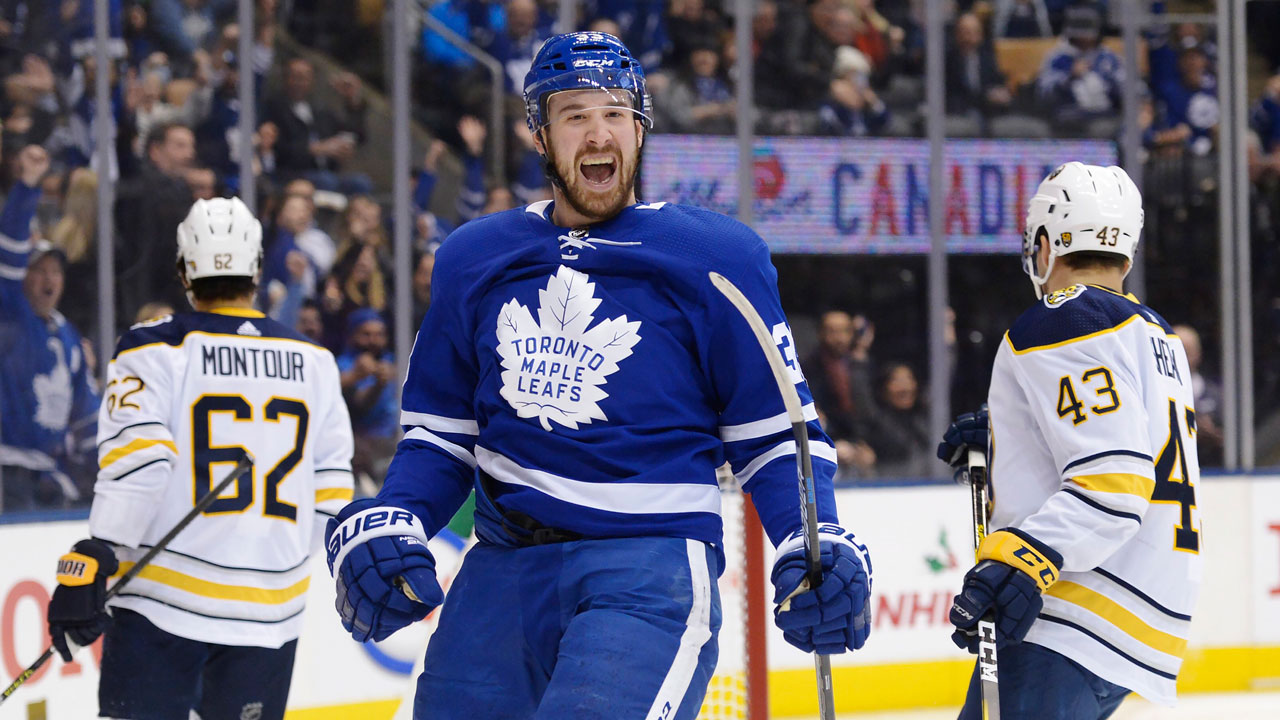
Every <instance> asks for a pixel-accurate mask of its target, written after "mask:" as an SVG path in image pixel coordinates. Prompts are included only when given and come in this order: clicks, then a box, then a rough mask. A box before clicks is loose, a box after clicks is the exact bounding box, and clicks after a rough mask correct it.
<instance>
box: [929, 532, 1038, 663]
mask: <svg viewBox="0 0 1280 720" xmlns="http://www.w3.org/2000/svg"><path fill="white" fill-rule="evenodd" d="M1061 565H1062V556H1061V555H1059V554H1058V553H1057V552H1055V551H1054V550H1053V549H1052V548H1050V547H1048V546H1046V545H1044V544H1042V543H1040V542H1039V541H1037V540H1035V539H1034V538H1032V537H1031V536H1030V535H1027V534H1026V533H1024V532H1022V531H1021V530H1017V529H1014V528H1005V529H1003V530H997V531H996V532H993V533H991V534H990V535H988V536H986V537H985V538H983V540H982V544H981V545H979V546H978V564H977V565H975V566H973V568H972V569H971V570H969V572H968V573H966V574H965V576H964V587H963V588H961V590H960V594H959V595H957V596H956V598H955V601H954V602H953V603H952V605H951V614H950V620H951V624H952V625H954V626H955V627H956V630H955V632H953V633H952V634H951V640H952V642H954V643H955V644H956V646H957V647H960V648H964V649H967V650H968V651H969V652H971V653H976V652H978V620H980V619H981V618H982V616H983V615H985V614H986V613H987V612H988V611H993V613H994V615H995V624H996V646H997V647H1004V646H1006V645H1016V644H1017V643H1020V642H1022V639H1023V638H1025V637H1026V636H1027V631H1028V630H1030V629H1031V623H1033V622H1035V619H1036V616H1037V615H1039V614H1040V608H1041V607H1043V606H1044V599H1043V598H1041V597H1040V594H1041V593H1042V592H1044V591H1045V590H1047V589H1048V588H1049V586H1050V585H1052V584H1054V583H1055V582H1057V581H1058V576H1059V571H1058V568H1059V567H1060V566H1061Z"/></svg>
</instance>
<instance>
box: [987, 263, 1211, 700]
mask: <svg viewBox="0 0 1280 720" xmlns="http://www.w3.org/2000/svg"><path fill="white" fill-rule="evenodd" d="M1192 398H1193V393H1192V389H1191V375H1190V368H1189V367H1188V366H1187V356H1186V352H1185V350H1184V349H1183V347H1182V343H1181V341H1179V340H1178V338H1177V337H1176V336H1175V335H1174V334H1173V331H1172V330H1171V329H1170V327H1169V324H1168V323H1166V322H1165V321H1164V319H1163V318H1161V317H1160V316H1159V315H1157V314H1156V313H1154V312H1153V311H1151V310H1150V309H1149V308H1147V307H1146V306H1144V305H1142V304H1140V303H1139V302H1138V301H1137V300H1136V299H1135V298H1134V297H1133V296H1132V295H1121V294H1118V293H1115V292H1112V291H1110V290H1107V289H1105V288H1101V287H1097V286H1092V285H1088V286H1086V285H1074V286H1071V287H1069V288H1066V289H1064V290H1060V291H1058V292H1055V293H1051V294H1049V295H1047V296H1046V297H1045V298H1044V299H1043V300H1042V301H1041V302H1040V303H1038V304H1037V305H1036V306H1034V307H1032V308H1031V309H1030V310H1028V311H1027V312H1026V313H1024V314H1023V315H1022V316H1021V317H1019V318H1018V320H1017V322H1015V323H1014V325H1013V327H1012V328H1011V329H1010V330H1009V332H1008V334H1007V335H1006V336H1005V339H1004V342H1003V343H1001V346H1000V350H999V352H998V353H997V355H996V361H995V366H994V369H993V371H992V378H991V392H990V396H989V398H988V405H989V411H990V417H991V448H990V453H991V483H992V499H991V503H992V508H991V509H992V514H991V525H990V527H991V528H1001V527H1017V528H1019V529H1020V530H1022V531H1024V532H1026V533H1028V534H1029V535H1031V536H1032V537H1034V538H1036V539H1038V540H1039V541H1041V542H1042V543H1044V544H1045V545H1047V546H1049V547H1050V548H1052V549H1053V550H1056V551H1057V552H1058V553H1059V554H1061V556H1062V567H1061V568H1060V569H1061V571H1062V573H1061V578H1060V579H1059V580H1058V581H1057V582H1056V583H1054V584H1053V585H1051V586H1049V588H1048V589H1047V590H1045V593H1044V609H1043V610H1042V611H1041V613H1040V616H1039V618H1038V619H1037V620H1036V622H1035V624H1034V625H1032V627H1031V630H1030V632H1029V633H1028V634H1027V637H1026V640H1027V641H1028V642H1033V643H1036V644H1038V645H1042V646H1044V647H1047V648H1050V649H1052V650H1054V651H1056V652H1058V653H1061V654H1062V655H1065V656H1067V657H1069V658H1071V659H1072V660H1074V661H1075V662H1077V663H1079V664H1080V665H1082V666H1084V667H1085V668H1087V669H1089V670H1090V671H1091V672H1093V673H1095V674H1096V675H1098V676H1100V677H1102V678H1104V679H1106V680H1109V681H1111V682H1113V683H1116V684H1118V685H1121V686H1124V687H1126V688H1129V689H1130V690H1133V691H1135V692H1137V693H1139V694H1141V695H1142V696H1144V697H1146V698H1147V699H1149V700H1152V701H1154V702H1159V703H1163V704H1173V702H1174V697H1175V690H1174V683H1175V680H1176V678H1177V674H1178V670H1179V668H1180V667H1181V664H1182V657H1183V655H1184V653H1185V650H1186V645H1187V635H1188V630H1189V626H1190V622H1191V613H1192V610H1193V609H1194V606H1195V601H1196V594H1197V591H1198V588H1199V584H1200V576H1201V560H1200V554H1199V553H1200V546H1201V542H1202V540H1203V538H1202V536H1201V532H1200V515H1199V512H1198V511H1197V510H1196V485H1197V483H1198V481H1199V477H1200V469H1199V462H1198V460H1197V456H1196V440H1195V438H1196V415H1195V408H1194V407H1193V405H1192Z"/></svg>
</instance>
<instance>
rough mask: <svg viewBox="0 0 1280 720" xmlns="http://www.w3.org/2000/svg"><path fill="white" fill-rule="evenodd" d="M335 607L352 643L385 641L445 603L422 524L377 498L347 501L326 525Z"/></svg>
mask: <svg viewBox="0 0 1280 720" xmlns="http://www.w3.org/2000/svg"><path fill="white" fill-rule="evenodd" d="M324 541H325V542H324V544H325V550H326V552H327V555H328V559H329V574H330V575H332V576H333V577H334V579H335V580H336V582H337V586H338V597H337V600H336V602H335V603H334V606H335V607H336V608H337V609H338V615H340V616H341V617H342V627H344V628H346V630H347V632H349V633H351V637H352V638H355V640H356V642H364V641H366V640H374V641H379V640H385V639H386V638H388V637H390V636H391V634H392V633H394V632H395V631H397V630H399V629H400V628H403V627H406V626H408V625H410V624H412V623H415V622H417V621H419V620H421V619H422V618H424V617H426V616H427V613H429V612H431V610H432V609H433V608H435V607H436V606H437V605H439V604H440V603H442V602H444V591H443V590H441V589H440V583H439V582H438V581H437V580H436V561H435V558H433V557H431V553H430V552H428V551H427V535H426V533H425V531H424V530H423V527H422V522H421V521H420V520H418V518H417V517H416V516H415V515H414V514H413V513H411V512H409V511H408V510H404V509H402V508H398V507H393V506H390V505H383V504H382V502H381V501H379V500H377V499H375V498H365V499H362V500H356V501H355V502H353V503H350V504H349V505H347V506H346V507H344V508H343V509H342V511H341V512H339V513H338V517H336V518H330V520H329V523H328V525H327V526H326V527H325V534H324Z"/></svg>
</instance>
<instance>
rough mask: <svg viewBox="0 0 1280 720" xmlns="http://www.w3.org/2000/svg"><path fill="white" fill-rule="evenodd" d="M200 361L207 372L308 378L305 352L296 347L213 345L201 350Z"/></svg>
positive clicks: (294, 380)
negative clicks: (305, 367)
mask: <svg viewBox="0 0 1280 720" xmlns="http://www.w3.org/2000/svg"><path fill="white" fill-rule="evenodd" d="M200 360H201V362H200V369H201V372H203V373H204V374H205V375H221V376H224V377H254V378H257V377H265V378H272V379H275V380H292V381H293V382H300V383H302V382H306V381H307V380H306V378H305V377H304V376H303V372H302V368H303V365H304V364H305V363H304V360H303V357H302V353H300V352H298V351H296V350H276V349H273V348H246V347H230V346H227V345H209V346H207V347H203V348H201V349H200Z"/></svg>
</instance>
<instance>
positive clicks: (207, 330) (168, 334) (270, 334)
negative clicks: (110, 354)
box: [115, 308, 320, 357]
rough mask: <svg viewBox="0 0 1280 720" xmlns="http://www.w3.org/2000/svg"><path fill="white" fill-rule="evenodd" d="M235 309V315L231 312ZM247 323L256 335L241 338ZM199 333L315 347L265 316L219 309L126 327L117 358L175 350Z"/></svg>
mask: <svg viewBox="0 0 1280 720" xmlns="http://www.w3.org/2000/svg"><path fill="white" fill-rule="evenodd" d="M233 310H234V312H232V311H233ZM245 323H249V324H250V325H252V326H253V328H254V329H255V330H257V331H258V333H259V334H258V335H252V336H250V335H244V334H241V333H240V332H238V331H239V329H240V328H241V327H242V326H243V325H244V324H245ZM194 332H199V333H200V334H203V335H230V336H234V337H263V338H273V339H279V340H293V341H295V342H301V343H306V344H307V345H311V346H313V347H320V346H319V345H316V343H315V342H313V341H312V340H311V339H310V338H308V337H306V336H305V335H303V334H302V333H299V332H298V331H296V330H294V329H292V328H290V327H288V326H286V325H283V324H281V323H278V322H276V321H275V320H272V319H271V318H269V317H266V316H264V315H263V314H262V313H260V312H258V311H257V310H248V309H239V308H222V309H220V310H218V311H216V312H211V313H195V312H193V313H181V314H178V315H170V316H168V317H166V318H162V319H160V320H151V321H149V322H145V323H139V324H137V325H134V326H133V327H131V328H129V330H128V331H127V332H125V334H124V335H123V336H121V338H120V342H119V343H118V344H117V345H116V354H115V356H116V357H119V355H120V353H123V352H128V351H129V350H136V349H138V348H140V347H143V346H145V345H170V346H172V347H178V346H180V345H182V342H183V341H184V340H185V339H186V337H187V335H190V334H192V333H194Z"/></svg>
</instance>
